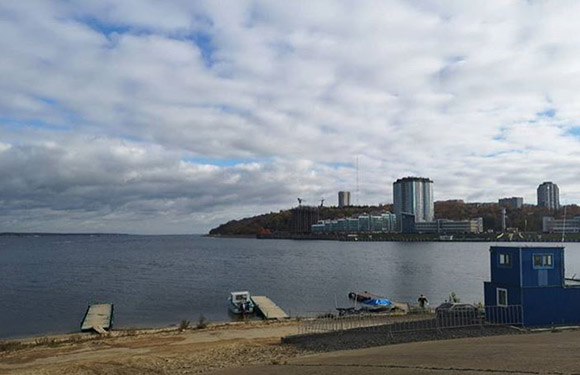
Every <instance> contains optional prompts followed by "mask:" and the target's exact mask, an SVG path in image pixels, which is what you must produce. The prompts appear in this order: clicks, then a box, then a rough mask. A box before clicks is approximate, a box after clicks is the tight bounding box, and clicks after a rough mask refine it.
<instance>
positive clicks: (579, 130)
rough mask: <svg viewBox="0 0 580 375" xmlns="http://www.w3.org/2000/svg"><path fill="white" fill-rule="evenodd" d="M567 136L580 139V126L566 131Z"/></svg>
mask: <svg viewBox="0 0 580 375" xmlns="http://www.w3.org/2000/svg"><path fill="white" fill-rule="evenodd" d="M565 134H566V135H571V136H574V137H578V138H580V126H573V127H571V128H570V129H568V130H566V133H565Z"/></svg>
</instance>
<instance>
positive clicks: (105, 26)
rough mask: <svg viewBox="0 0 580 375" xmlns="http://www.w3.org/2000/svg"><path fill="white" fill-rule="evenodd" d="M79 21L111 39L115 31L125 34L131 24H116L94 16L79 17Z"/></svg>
mask: <svg viewBox="0 0 580 375" xmlns="http://www.w3.org/2000/svg"><path fill="white" fill-rule="evenodd" d="M77 21H78V22H80V23H83V24H85V25H87V26H88V27H90V28H91V29H93V30H95V31H97V32H98V33H100V34H103V35H105V36H106V37H107V39H109V38H110V37H111V34H113V33H117V34H124V33H126V32H128V31H129V30H130V28H129V26H127V25H114V24H110V23H105V22H102V21H100V20H98V19H96V18H94V17H81V18H77Z"/></svg>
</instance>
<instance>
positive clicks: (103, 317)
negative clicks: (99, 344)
mask: <svg viewBox="0 0 580 375" xmlns="http://www.w3.org/2000/svg"><path fill="white" fill-rule="evenodd" d="M112 325H113V305H112V304H110V303H101V304H96V305H90V306H89V308H88V309H87V312H86V314H85V317H84V319H83V321H82V323H81V331H90V330H94V331H97V332H99V333H102V332H103V331H104V330H105V329H110V328H111V326H112Z"/></svg>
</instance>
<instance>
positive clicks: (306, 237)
mask: <svg viewBox="0 0 580 375" xmlns="http://www.w3.org/2000/svg"><path fill="white" fill-rule="evenodd" d="M204 236H205V237H212V238H240V239H241V238H246V239H248V238H251V239H253V238H257V239H262V240H296V241H340V242H466V243H472V242H487V243H498V242H501V243H504V242H505V243H529V242H539V243H574V242H580V237H579V236H572V237H571V236H568V237H567V238H565V239H564V241H562V240H561V234H557V233H554V234H543V237H538V236H536V237H531V238H530V237H524V238H512V239H508V238H507V237H505V238H492V237H477V236H469V237H466V236H460V237H456V236H453V238H451V239H450V238H448V237H440V236H439V235H432V234H382V233H380V234H366V233H358V234H357V235H356V236H355V235H352V234H351V235H347V234H290V233H281V234H257V235H251V234H245V235H235V234H207V235H204Z"/></svg>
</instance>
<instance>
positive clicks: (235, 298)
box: [228, 292, 256, 315]
mask: <svg viewBox="0 0 580 375" xmlns="http://www.w3.org/2000/svg"><path fill="white" fill-rule="evenodd" d="M228 302H229V308H230V311H231V312H232V313H234V314H241V315H243V314H252V313H253V312H254V307H255V306H256V305H255V304H254V301H252V297H250V292H232V293H230V296H229V297H228Z"/></svg>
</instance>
